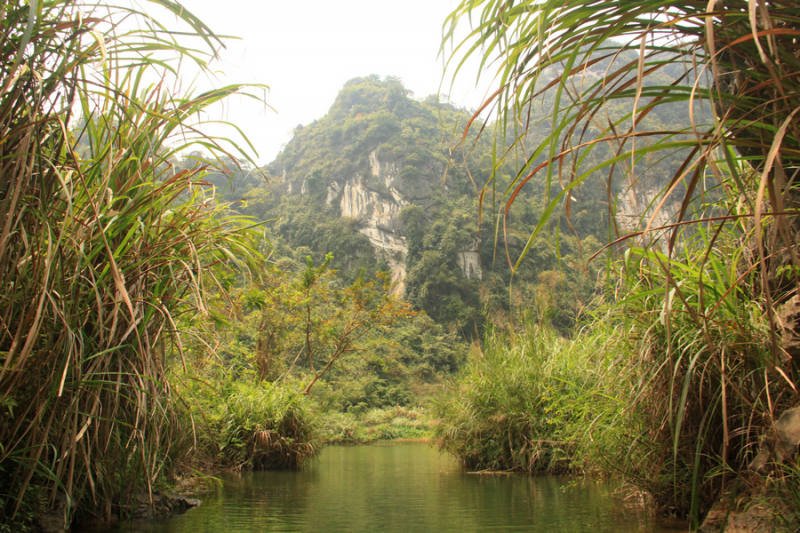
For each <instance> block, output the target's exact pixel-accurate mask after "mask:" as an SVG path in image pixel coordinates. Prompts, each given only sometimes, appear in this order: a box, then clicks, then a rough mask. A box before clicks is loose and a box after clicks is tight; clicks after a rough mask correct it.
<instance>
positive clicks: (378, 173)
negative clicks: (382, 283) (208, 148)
mask: <svg viewBox="0 0 800 533" xmlns="http://www.w3.org/2000/svg"><path fill="white" fill-rule="evenodd" d="M403 168H404V164H403V161H402V160H395V161H391V160H388V159H386V158H382V157H381V156H380V155H379V151H378V150H373V151H371V152H370V153H369V170H368V172H356V173H354V174H352V175H349V176H341V177H337V178H334V179H332V180H330V181H329V182H328V184H327V190H326V198H325V203H326V204H327V205H328V206H331V207H338V209H339V211H340V213H341V216H342V217H349V218H354V219H357V220H358V221H359V222H360V227H359V229H358V231H359V232H360V233H362V234H363V235H365V236H367V237H368V238H369V240H370V242H371V243H372V246H373V248H374V249H375V253H376V254H377V256H378V257H379V258H380V259H384V260H385V261H386V262H387V263H388V264H389V266H390V268H391V270H392V281H393V282H396V283H397V289H396V292H397V293H400V294H402V293H403V292H404V291H405V286H404V280H405V277H406V274H407V271H408V268H407V266H408V265H407V262H406V258H407V255H408V243H407V239H406V236H405V234H404V227H403V223H402V222H401V221H400V216H399V215H400V211H401V210H402V209H403V208H404V207H406V206H408V205H412V204H414V205H419V206H422V207H423V208H424V209H426V211H428V210H430V209H431V208H432V206H433V203H434V202H433V196H434V194H435V192H436V191H437V190H440V189H441V187H442V184H441V177H442V176H443V174H444V170H445V169H444V165H442V164H439V163H438V162H437V161H431V162H428V163H427V164H426V165H424V166H423V168H421V169H418V170H419V171H418V172H414V173H413V174H411V173H404V172H403ZM308 189H309V187H308V183H307V180H303V181H302V182H286V183H284V184H283V186H282V192H283V194H287V195H289V196H292V195H296V194H308ZM445 190H446V187H445ZM456 262H457V263H458V265H459V267H461V270H462V271H463V272H464V275H465V276H467V277H468V278H470V279H480V278H481V275H482V272H481V267H480V258H479V255H478V242H477V240H475V241H474V242H473V243H472V245H471V246H467V247H465V248H464V249H463V250H461V251H459V252H458V256H457V257H456Z"/></svg>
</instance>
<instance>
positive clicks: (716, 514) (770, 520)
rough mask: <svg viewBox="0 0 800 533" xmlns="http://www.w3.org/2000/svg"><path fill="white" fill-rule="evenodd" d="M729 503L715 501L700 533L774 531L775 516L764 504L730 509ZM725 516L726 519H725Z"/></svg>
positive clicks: (763, 532)
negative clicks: (739, 509) (741, 508)
mask: <svg viewBox="0 0 800 533" xmlns="http://www.w3.org/2000/svg"><path fill="white" fill-rule="evenodd" d="M728 510H729V505H728V504H724V503H721V502H717V503H716V504H714V506H713V507H712V508H711V511H709V512H708V516H706V519H705V521H704V522H703V525H702V526H701V527H700V532H701V533H719V532H721V531H723V529H722V527H723V525H724V526H725V529H724V531H725V533H768V532H769V533H772V532H773V531H775V517H774V516H773V512H772V510H771V509H770V508H769V507H767V506H765V505H758V504H753V505H750V506H748V507H747V508H746V509H744V510H741V511H738V510H735V509H734V510H731V511H730V514H729V513H728ZM726 517H727V521H726Z"/></svg>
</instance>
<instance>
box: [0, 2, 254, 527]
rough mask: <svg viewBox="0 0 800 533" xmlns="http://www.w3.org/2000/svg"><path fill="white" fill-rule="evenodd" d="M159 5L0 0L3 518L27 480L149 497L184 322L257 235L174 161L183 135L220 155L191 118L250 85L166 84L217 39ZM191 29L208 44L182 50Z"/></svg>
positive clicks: (72, 499)
mask: <svg viewBox="0 0 800 533" xmlns="http://www.w3.org/2000/svg"><path fill="white" fill-rule="evenodd" d="M154 4H157V5H159V6H161V7H163V8H166V10H167V11H168V12H170V15H169V17H172V18H173V20H171V21H169V22H160V21H159V20H157V19H155V18H153V17H151V16H149V15H147V14H145V13H141V12H138V11H136V10H134V9H132V8H128V7H123V6H116V5H113V4H109V5H103V6H100V5H98V4H95V3H83V2H79V1H73V0H49V1H35V0H31V1H25V2H24V1H22V0H12V1H10V2H6V3H5V4H4V6H3V7H2V8H0V19H1V20H2V21H3V24H2V27H1V29H0V31H2V40H1V41H0V50H2V56H3V57H4V61H3V62H2V65H1V66H0V80H1V82H0V86H1V87H2V89H1V90H0V190H2V194H3V198H2V201H1V202H0V221H1V222H0V324H1V326H0V365H2V366H1V368H0V421H1V422H0V502H2V503H0V505H2V511H1V513H2V516H3V517H4V518H5V519H8V520H11V519H13V518H14V517H15V515H16V514H17V513H18V512H19V511H20V509H21V507H22V506H24V504H25V495H26V494H29V493H30V490H28V488H29V487H30V486H32V484H33V485H35V486H36V487H38V488H40V489H41V490H40V491H39V492H38V494H39V496H40V497H44V498H46V500H47V501H48V502H49V503H50V504H54V503H55V501H56V500H57V498H58V497H59V496H58V495H59V493H63V494H65V495H66V496H67V499H68V503H69V504H71V505H73V506H74V505H75V504H76V503H77V502H78V501H80V503H81V505H82V506H83V507H85V508H88V509H90V510H91V512H93V513H95V514H96V515H98V516H100V517H103V518H106V519H108V518H109V517H110V515H111V512H112V507H113V506H115V505H117V504H120V503H123V500H124V499H125V498H128V497H131V496H132V495H134V494H135V492H136V489H137V487H138V488H144V489H145V490H147V491H151V487H152V483H154V482H155V481H156V480H157V479H158V477H159V475H160V474H162V473H163V472H164V471H165V469H168V468H169V466H170V465H169V460H170V457H171V456H172V455H173V454H174V453H175V450H174V449H173V442H174V441H176V440H177V439H176V436H177V435H178V434H179V433H180V432H181V431H183V429H182V427H181V426H180V424H179V423H178V419H177V417H176V415H175V406H174V402H173V399H172V397H171V387H170V384H169V381H168V380H167V378H166V367H167V364H168V361H167V359H168V356H169V354H170V353H172V352H173V350H175V353H176V354H177V353H179V352H180V346H181V343H180V332H178V331H176V326H175V324H176V321H177V320H178V318H179V316H181V315H182V314H184V313H192V312H195V311H197V310H199V311H201V312H202V311H204V304H203V302H204V298H205V297H204V293H205V291H207V290H209V289H211V288H216V287H217V286H218V283H217V282H216V281H215V271H217V270H220V269H224V268H226V267H227V266H228V265H230V264H231V263H232V262H233V261H234V259H233V258H234V257H235V256H237V255H239V256H242V257H247V256H252V254H253V252H252V250H253V248H252V245H251V239H252V231H249V230H244V229H243V225H242V223H241V221H238V220H236V219H234V218H230V217H228V216H227V214H226V212H225V210H224V209H223V207H221V206H219V205H217V204H216V202H215V201H214V198H213V197H209V196H206V193H204V192H203V187H202V184H203V181H202V176H203V168H202V167H200V166H197V167H195V168H192V169H189V170H182V171H180V172H176V171H174V170H173V168H174V166H173V164H172V161H173V159H174V158H175V157H176V154H177V153H178V151H179V150H181V149H183V148H184V147H185V146H187V144H191V143H197V142H199V143H200V144H201V145H202V146H203V147H204V148H206V149H209V150H217V151H222V150H224V147H223V145H222V144H221V143H220V142H218V140H216V139H212V138H208V137H204V136H202V135H200V134H199V133H198V132H197V130H196V129H195V128H194V127H193V126H192V125H191V124H190V123H189V122H187V121H188V120H189V119H190V118H191V117H193V116H196V115H198V114H199V113H201V112H202V110H203V109H204V108H205V107H207V106H208V105H210V104H212V103H214V102H216V101H218V100H219V99H221V98H223V97H225V96H226V95H228V94H230V93H232V92H237V91H240V90H242V87H238V86H237V87H225V88H223V89H220V90H213V91H211V92H207V93H203V94H199V95H181V94H176V93H175V92H173V91H172V90H170V87H169V86H168V84H167V80H169V79H171V75H172V74H174V68H173V66H171V65H172V63H170V62H168V61H167V59H180V58H181V57H187V58H188V57H191V58H194V59H195V60H196V61H197V62H198V63H199V64H201V65H202V64H203V62H205V61H206V60H208V59H210V58H211V57H212V56H213V55H214V53H215V48H214V46H215V43H216V37H215V36H214V34H213V33H212V32H211V31H210V30H209V29H208V28H207V27H206V26H205V25H204V24H203V23H202V22H200V21H199V20H198V19H196V18H195V17H194V16H193V15H191V13H190V12H188V11H186V10H185V9H184V8H183V7H182V6H180V5H179V4H177V3H174V2H171V1H170V0H158V1H156V2H154ZM134 21H135V23H134ZM131 28H132V29H131ZM167 28H179V29H177V30H175V31H172V30H169V29H167ZM187 34H193V35H195V36H196V37H198V38H199V42H200V43H201V45H200V46H201V47H205V49H204V50H203V49H199V48H194V47H193V46H189V45H187V44H181V43H183V42H185V41H186V40H187V38H188V37H187ZM189 44H191V45H196V44H197V43H189ZM148 80H154V81H148ZM78 117H79V118H80V119H81V120H80V121H78V120H77V118H78Z"/></svg>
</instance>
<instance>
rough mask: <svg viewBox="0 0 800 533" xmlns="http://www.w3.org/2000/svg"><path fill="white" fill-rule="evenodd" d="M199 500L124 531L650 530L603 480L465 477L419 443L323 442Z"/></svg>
mask: <svg viewBox="0 0 800 533" xmlns="http://www.w3.org/2000/svg"><path fill="white" fill-rule="evenodd" d="M224 481H225V488H224V490H222V491H221V492H220V493H219V494H217V495H215V496H213V495H212V496H207V497H206V499H205V500H206V501H205V502H204V504H203V505H202V506H201V507H200V508H198V509H194V510H191V511H189V512H188V513H186V514H185V515H182V516H180V517H177V518H173V519H171V520H169V521H166V522H162V523H137V524H126V525H124V526H123V527H121V528H120V529H119V530H118V531H120V532H125V533H134V532H135V533H144V532H147V533H204V532H215V533H216V532H220V531H236V532H243V533H251V532H264V531H308V532H330V531H387V532H388V531H403V532H406V531H408V532H411V531H414V532H416V531H420V532H421V531H436V532H439V531H541V532H548V533H549V532H562V533H585V532H592V533H604V532H609V533H611V532H614V533H656V532H661V531H664V530H662V529H660V528H658V527H657V526H656V525H655V524H652V523H649V522H648V521H647V520H646V517H645V513H644V512H643V511H642V510H640V509H637V508H631V507H627V508H626V507H624V506H622V505H620V503H619V502H618V501H617V500H615V499H613V498H611V497H610V495H609V488H608V486H607V485H606V484H605V483H604V482H601V481H596V480H588V481H576V480H573V479H568V478H552V477H527V476H503V475H495V476H485V475H469V474H465V473H464V472H463V471H462V470H461V469H460V467H459V466H458V465H457V464H456V463H455V462H454V461H453V460H452V459H450V458H448V457H446V456H441V455H439V453H438V451H436V449H434V448H433V447H431V446H429V445H426V444H419V443H403V444H392V445H383V446H361V447H336V446H334V447H328V448H326V449H325V451H324V452H323V454H322V456H321V458H320V459H319V460H317V461H315V462H314V463H313V464H312V465H311V466H310V467H308V468H307V469H305V470H304V471H301V472H248V473H244V474H241V475H231V476H226V477H225V478H224Z"/></svg>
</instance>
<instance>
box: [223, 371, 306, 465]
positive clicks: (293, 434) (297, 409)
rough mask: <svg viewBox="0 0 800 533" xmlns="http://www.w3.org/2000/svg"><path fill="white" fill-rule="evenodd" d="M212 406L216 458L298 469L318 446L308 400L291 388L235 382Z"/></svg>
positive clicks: (226, 462)
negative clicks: (217, 451)
mask: <svg viewBox="0 0 800 533" xmlns="http://www.w3.org/2000/svg"><path fill="white" fill-rule="evenodd" d="M220 399H221V400H222V402H221V404H219V406H218V407H211V406H209V407H210V408H211V409H213V411H212V413H213V414H212V415H211V419H212V420H213V427H212V432H213V433H212V434H213V435H214V436H215V437H216V443H214V444H215V445H216V446H217V447H218V449H219V456H218V460H221V462H222V463H223V464H227V465H231V466H232V467H234V468H237V469H240V468H245V469H259V470H261V469H276V468H297V467H299V466H301V465H302V464H303V462H304V461H306V460H307V459H308V458H310V457H313V456H314V454H315V453H316V452H317V450H318V440H317V439H316V436H315V434H314V429H313V425H312V415H311V411H310V408H309V406H308V401H307V400H306V399H305V397H304V396H303V395H302V394H300V392H299V391H297V390H296V389H294V388H293V387H287V386H279V385H275V384H272V383H269V382H261V383H258V384H249V383H246V382H241V381H239V382H235V383H232V384H230V386H229V390H225V391H223V392H222V393H221V394H220Z"/></svg>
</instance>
